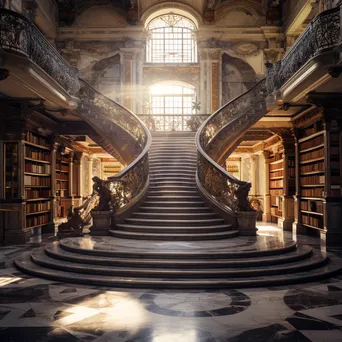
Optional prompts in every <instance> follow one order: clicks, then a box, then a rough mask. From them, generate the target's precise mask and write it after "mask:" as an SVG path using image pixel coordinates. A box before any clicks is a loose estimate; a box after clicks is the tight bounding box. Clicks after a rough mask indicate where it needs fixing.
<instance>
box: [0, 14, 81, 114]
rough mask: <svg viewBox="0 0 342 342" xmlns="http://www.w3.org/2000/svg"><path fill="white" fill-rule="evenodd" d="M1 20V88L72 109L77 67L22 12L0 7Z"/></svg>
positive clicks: (75, 92)
mask: <svg viewBox="0 0 342 342" xmlns="http://www.w3.org/2000/svg"><path fill="white" fill-rule="evenodd" d="M0 23H1V24H0V60H1V68H3V69H5V70H8V71H9V77H7V78H5V77H3V78H5V79H4V80H3V82H1V84H0V91H1V92H3V93H4V94H5V95H8V96H12V97H18V96H20V97H43V98H45V99H46V100H47V101H48V102H49V103H50V105H51V106H52V107H55V108H60V107H62V108H75V106H76V105H77V104H76V102H75V99H74V98H73V96H74V95H76V94H77V93H78V91H79V89H80V82H79V79H78V73H79V72H78V69H76V68H73V67H72V66H70V65H69V64H68V63H67V62H66V61H65V60H64V59H63V57H62V56H61V55H60V54H59V53H58V51H57V50H56V49H55V48H54V47H53V46H52V45H51V44H50V43H49V42H48V40H47V39H46V38H45V37H44V35H43V34H42V33H41V32H40V31H39V30H38V28H37V27H36V26H35V25H34V24H33V23H32V22H31V21H30V20H28V19H27V18H26V17H24V16H23V15H20V14H18V13H15V12H12V11H9V10H5V9H1V10H0Z"/></svg>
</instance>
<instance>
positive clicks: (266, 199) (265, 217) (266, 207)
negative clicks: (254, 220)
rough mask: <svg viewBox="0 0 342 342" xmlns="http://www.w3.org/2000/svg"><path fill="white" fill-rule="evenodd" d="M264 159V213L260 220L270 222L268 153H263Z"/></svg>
mask: <svg viewBox="0 0 342 342" xmlns="http://www.w3.org/2000/svg"><path fill="white" fill-rule="evenodd" d="M263 155H264V158H265V194H264V213H263V214H262V220H263V221H265V222H271V195H270V151H263Z"/></svg>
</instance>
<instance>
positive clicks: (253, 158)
mask: <svg viewBox="0 0 342 342" xmlns="http://www.w3.org/2000/svg"><path fill="white" fill-rule="evenodd" d="M250 158H251V176H252V179H251V181H252V187H251V190H250V193H249V194H250V196H251V197H252V196H256V195H257V194H258V181H257V179H258V178H257V174H256V173H257V161H258V156H256V155H255V154H251V155H250Z"/></svg>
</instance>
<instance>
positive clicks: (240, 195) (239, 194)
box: [235, 183, 253, 211]
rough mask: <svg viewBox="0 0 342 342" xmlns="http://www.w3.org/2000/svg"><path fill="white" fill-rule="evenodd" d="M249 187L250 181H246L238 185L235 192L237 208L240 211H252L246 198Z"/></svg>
mask: <svg viewBox="0 0 342 342" xmlns="http://www.w3.org/2000/svg"><path fill="white" fill-rule="evenodd" d="M250 188H251V183H246V184H245V185H240V186H239V187H238V189H237V190H236V192H235V195H236V198H237V203H238V210H240V211H253V209H252V208H251V205H250V203H249V200H248V193H249V190H250Z"/></svg>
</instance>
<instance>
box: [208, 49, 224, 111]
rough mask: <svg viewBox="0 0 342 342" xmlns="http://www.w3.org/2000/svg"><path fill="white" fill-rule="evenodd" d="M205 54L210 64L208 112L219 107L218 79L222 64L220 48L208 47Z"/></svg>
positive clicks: (219, 88)
mask: <svg viewBox="0 0 342 342" xmlns="http://www.w3.org/2000/svg"><path fill="white" fill-rule="evenodd" d="M207 54H208V58H209V61H210V62H209V66H210V87H211V111H210V113H213V112H215V111H216V110H217V109H219V108H220V106H221V102H220V98H221V95H220V90H221V85H220V80H221V74H222V70H221V69H222V66H221V56H222V51H221V49H220V48H209V49H207Z"/></svg>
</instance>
